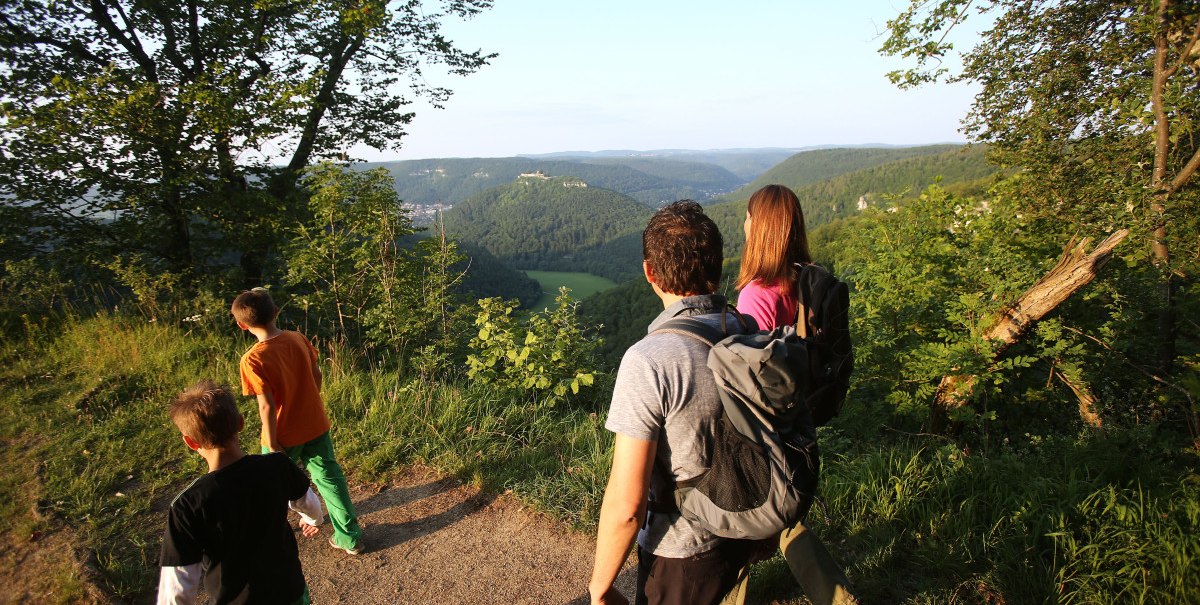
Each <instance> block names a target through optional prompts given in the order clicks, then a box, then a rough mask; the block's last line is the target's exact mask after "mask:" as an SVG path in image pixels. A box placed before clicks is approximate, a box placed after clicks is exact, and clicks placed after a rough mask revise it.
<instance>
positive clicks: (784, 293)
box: [737, 279, 799, 330]
mask: <svg viewBox="0 0 1200 605" xmlns="http://www.w3.org/2000/svg"><path fill="white" fill-rule="evenodd" d="M737 310H738V311H740V312H741V313H745V314H746V315H749V316H750V317H753V318H754V321H756V322H758V329H760V330H773V329H775V328H776V327H778V326H788V325H793V326H794V325H796V314H797V313H798V312H799V309H798V308H797V306H796V293H795V290H794V286H793V285H792V284H791V283H789V282H788V281H786V280H784V281H781V282H778V283H775V284H771V285H763V284H762V282H760V281H758V280H757V279H756V280H754V281H752V282H750V283H748V284H746V287H745V288H742V292H741V294H739V295H738V299H737Z"/></svg>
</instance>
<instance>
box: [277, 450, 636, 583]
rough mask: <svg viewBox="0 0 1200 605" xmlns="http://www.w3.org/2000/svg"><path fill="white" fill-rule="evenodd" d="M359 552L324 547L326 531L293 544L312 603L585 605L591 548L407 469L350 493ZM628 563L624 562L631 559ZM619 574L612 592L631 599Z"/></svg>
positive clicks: (496, 500)
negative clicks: (359, 531) (361, 545)
mask: <svg viewBox="0 0 1200 605" xmlns="http://www.w3.org/2000/svg"><path fill="white" fill-rule="evenodd" d="M351 496H352V497H353V499H354V503H355V506H356V508H357V511H358V515H359V522H360V523H361V524H362V526H363V533H364V538H365V543H366V551H365V552H363V553H362V554H361V555H358V556H353V555H349V554H347V553H344V552H341V551H339V550H336V549H334V548H332V547H330V546H329V545H328V544H327V543H326V542H327V540H328V539H329V533H330V528H329V525H328V524H326V525H324V526H322V528H321V533H320V535H318V536H317V537H314V538H311V539H305V538H303V537H300V536H299V535H297V539H298V540H299V542H300V559H301V561H302V562H303V565H304V575H305V577H306V578H307V580H308V587H309V591H310V592H311V595H312V598H313V602H314V603H319V604H326V603H347V604H362V605H372V604H383V603H388V604H391V603H413V604H423V603H470V604H481V605H482V604H490V603H528V604H531V605H532V604H538V605H553V604H560V605H565V604H574V603H583V604H586V603H587V602H588V598H587V581H588V578H589V576H590V575H591V566H592V555H593V551H594V548H595V543H594V541H593V539H592V537H589V536H585V535H581V534H579V533H578V532H573V531H570V530H569V529H568V528H566V527H564V526H563V525H562V524H561V523H558V522H555V521H553V520H551V519H549V518H547V517H546V516H544V515H540V514H537V513H534V512H532V511H530V510H528V509H526V508H524V507H523V506H521V505H520V504H519V503H518V502H517V501H516V500H515V499H513V498H510V497H507V496H503V495H501V496H492V495H488V494H484V493H481V492H480V491H479V490H478V489H476V488H473V487H470V486H464V485H460V484H458V483H457V482H455V481H453V480H450V479H441V478H438V477H437V476H436V475H434V474H433V473H432V472H429V471H423V470H421V469H414V470H412V471H411V472H410V473H409V474H407V475H405V476H404V477H402V478H400V479H398V480H397V481H396V482H395V483H393V484H391V485H389V486H383V487H374V488H371V487H367V488H363V487H352V488H351ZM631 559H632V558H631ZM633 581H634V574H633V571H632V570H631V569H630V568H628V567H627V569H626V571H625V572H624V573H623V574H622V576H621V578H619V584H618V586H619V587H620V588H621V589H622V592H624V593H625V594H626V595H629V596H632V588H633Z"/></svg>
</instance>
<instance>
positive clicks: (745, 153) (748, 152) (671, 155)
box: [522, 148, 799, 182]
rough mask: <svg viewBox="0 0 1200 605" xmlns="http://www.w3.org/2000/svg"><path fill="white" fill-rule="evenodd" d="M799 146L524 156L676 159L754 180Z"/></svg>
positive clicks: (547, 157) (535, 156) (787, 156)
mask: <svg viewBox="0 0 1200 605" xmlns="http://www.w3.org/2000/svg"><path fill="white" fill-rule="evenodd" d="M797 151H799V149H776V148H765V149H712V150H708V151H697V150H692V149H655V150H650V151H635V150H619V151H592V152H587V151H562V152H557V153H545V154H535V155H528V156H522V157H529V158H535V159H540V160H570V161H575V162H590V161H593V160H606V159H625V158H653V159H661V160H667V161H675V162H695V163H699V164H712V165H713V166H719V167H721V168H723V169H725V170H728V171H729V172H731V173H733V174H734V175H736V176H737V177H738V178H739V179H741V180H742V182H747V181H751V180H753V179H754V178H755V177H757V176H758V175H760V174H762V173H764V172H766V171H767V170H769V169H770V168H771V167H772V166H775V165H776V164H778V163H780V162H782V161H783V160H786V159H787V158H789V157H791V156H792V154H794V153H796V152H797Z"/></svg>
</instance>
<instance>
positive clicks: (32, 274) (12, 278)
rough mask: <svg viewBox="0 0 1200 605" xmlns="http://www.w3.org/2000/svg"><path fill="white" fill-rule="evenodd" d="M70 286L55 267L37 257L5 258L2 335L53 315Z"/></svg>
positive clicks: (0, 281)
mask: <svg viewBox="0 0 1200 605" xmlns="http://www.w3.org/2000/svg"><path fill="white" fill-rule="evenodd" d="M67 292H68V286H67V284H66V282H65V281H64V280H63V278H62V276H60V275H59V273H58V271H56V270H55V269H54V268H53V267H44V266H43V265H42V264H41V263H40V262H39V259H37V258H26V259H23V260H6V261H4V271H3V272H0V334H8V333H10V332H12V331H13V330H14V328H16V327H17V325H20V323H21V322H23V321H24V322H27V321H30V320H31V319H33V320H37V319H41V318H43V317H45V316H46V315H48V314H50V313H51V312H52V311H53V310H54V309H56V308H57V307H58V306H59V305H61V304H62V303H63V302H64V301H65V300H66V296H67Z"/></svg>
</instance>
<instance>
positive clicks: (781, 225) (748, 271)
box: [737, 185, 858, 605]
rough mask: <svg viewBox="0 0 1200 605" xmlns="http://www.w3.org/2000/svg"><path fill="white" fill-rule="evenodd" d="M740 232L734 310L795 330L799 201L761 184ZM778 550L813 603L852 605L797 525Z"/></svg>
mask: <svg viewBox="0 0 1200 605" xmlns="http://www.w3.org/2000/svg"><path fill="white" fill-rule="evenodd" d="M743 228H744V229H745V231H746V247H745V249H744V250H743V252H742V267H741V271H740V272H739V273H738V280H737V287H738V289H739V290H741V293H740V294H739V295H738V301H737V309H738V311H740V312H741V313H744V314H746V315H749V316H751V317H753V318H754V320H755V321H756V322H758V327H759V329H762V330H771V329H774V328H776V327H778V326H785V325H795V323H796V319H797V317H798V316H799V296H798V293H797V280H798V279H799V271H800V267H801V266H802V265H805V264H808V263H811V262H812V254H810V253H809V250H808V234H807V233H806V232H805V229H804V211H803V210H802V209H801V208H800V200H799V199H798V198H797V197H796V194H795V193H794V192H793V191H792V190H791V189H788V188H787V187H784V186H783V185H767V186H766V187H763V188H762V189H759V190H758V191H755V192H754V194H753V195H751V196H750V201H749V202H748V203H747V205H746V222H745V224H744V225H743ZM814 435H815V429H814ZM818 468H819V467H818ZM779 549H780V550H781V551H783V558H784V559H785V560H786V561H787V564H788V567H790V568H791V570H792V575H794V576H795V577H796V581H797V582H799V583H800V586H801V587H802V588H803V589H804V593H805V594H806V595H807V596H808V598H809V600H811V601H812V602H813V603H816V604H818V605H824V604H826V603H836V604H839V605H842V604H855V603H858V600H857V598H855V596H854V594H853V592H851V590H850V584H849V581H847V580H846V575H845V573H843V572H842V569H841V567H839V566H838V564H837V562H835V561H834V560H833V557H832V556H830V554H829V551H828V550H826V548H825V545H824V544H822V543H821V540H820V539H819V538H817V536H816V535H814V534H813V533H812V531H810V530H808V528H806V527H805V526H804V523H803V521H798V522H797V523H796V524H795V525H793V526H792V527H790V528H788V529H785V530H784V531H783V533H782V534H780V536H779Z"/></svg>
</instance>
